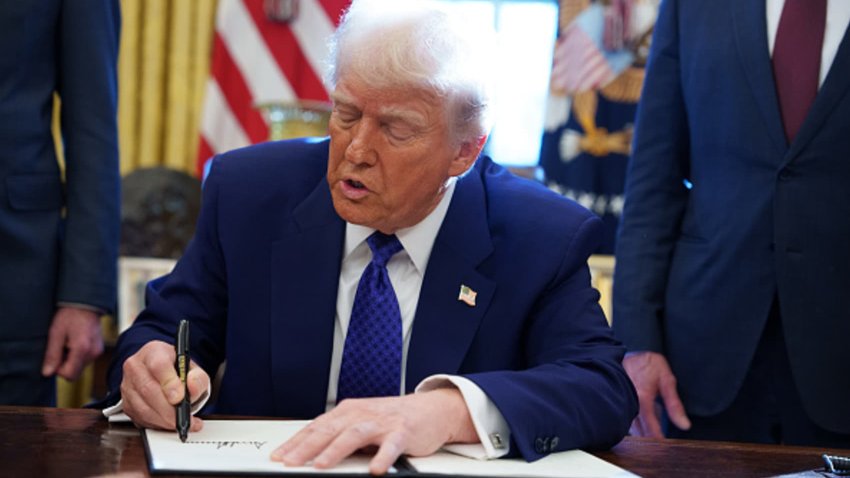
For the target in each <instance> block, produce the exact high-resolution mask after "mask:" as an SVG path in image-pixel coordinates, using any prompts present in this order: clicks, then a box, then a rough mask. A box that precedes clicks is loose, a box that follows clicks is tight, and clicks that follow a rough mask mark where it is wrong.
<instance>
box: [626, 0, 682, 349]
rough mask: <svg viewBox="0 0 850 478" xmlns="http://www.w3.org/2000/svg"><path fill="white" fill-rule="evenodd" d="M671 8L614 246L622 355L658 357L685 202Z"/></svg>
mask: <svg viewBox="0 0 850 478" xmlns="http://www.w3.org/2000/svg"><path fill="white" fill-rule="evenodd" d="M678 28H679V22H678V20H677V6H676V1H668V0H665V1H664V2H663V3H662V5H661V9H660V11H659V16H658V20H657V22H656V25H655V31H654V34H653V40H652V51H651V54H650V58H649V63H648V66H647V75H646V80H645V81H646V83H645V85H644V90H643V93H642V94H641V101H640V105H639V106H638V113H637V115H638V116H637V123H636V132H635V143H634V153H633V156H632V159H631V162H630V164H629V168H628V175H627V179H626V202H625V207H624V210H623V219H622V222H621V225H620V231H619V236H618V239H617V248H616V259H617V267H616V269H615V275H614V304H613V305H614V307H613V310H614V313H613V315H614V317H613V326H614V331H615V333H616V335H617V337H618V338H619V339H620V340H622V341H623V342H624V343H625V345H626V347H627V349H628V350H630V351H639V350H651V351H656V352H663V334H662V325H663V324H662V322H661V321H662V320H663V319H662V317H663V307H664V300H665V293H666V288H667V274H668V270H669V268H670V261H671V257H672V254H673V250H674V247H675V245H676V241H677V240H678V236H679V229H680V223H681V220H682V216H683V214H684V211H685V206H686V202H687V199H688V189H687V188H686V187H685V186H684V182H683V180H684V179H686V178H687V177H688V174H689V171H688V163H689V161H688V157H689V156H688V154H689V153H688V150H689V141H688V138H689V135H688V120H687V115H686V111H685V102H684V97H683V95H684V92H683V89H682V84H681V81H680V78H681V77H680V62H679V34H678Z"/></svg>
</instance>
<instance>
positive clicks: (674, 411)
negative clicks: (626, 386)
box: [623, 352, 691, 438]
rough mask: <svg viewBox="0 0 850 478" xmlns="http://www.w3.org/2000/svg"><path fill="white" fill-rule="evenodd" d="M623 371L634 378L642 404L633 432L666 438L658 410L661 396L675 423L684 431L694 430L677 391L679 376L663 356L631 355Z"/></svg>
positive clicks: (642, 353)
mask: <svg viewBox="0 0 850 478" xmlns="http://www.w3.org/2000/svg"><path fill="white" fill-rule="evenodd" d="M623 368H625V369H626V373H628V374H629V378H631V379H632V383H634V385H635V389H636V390H637V394H638V401H639V402H640V412H639V413H638V416H637V418H635V419H634V421H633V422H632V427H631V429H630V430H629V433H631V434H632V435H638V436H647V437H656V438H664V434H663V433H662V432H661V424H660V422H659V420H658V413H656V409H655V399H656V398H657V397H658V396H659V395H660V396H661V400H662V401H663V402H664V407H665V408H666V409H667V415H668V416H669V417H670V420H671V421H672V422H673V424H674V425H676V426H677V427H679V428H680V429H682V430H687V429H689V428H691V421H690V420H688V416H687V414H685V407H684V406H683V405H682V401H681V399H679V393H678V392H677V391H676V377H675V376H674V375H673V372H672V371H671V370H670V365H669V364H668V363H667V359H666V358H664V356H663V355H661V354H659V353H656V352H635V353H630V354H627V355H626V358H624V359H623Z"/></svg>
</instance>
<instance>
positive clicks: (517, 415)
mask: <svg viewBox="0 0 850 478" xmlns="http://www.w3.org/2000/svg"><path fill="white" fill-rule="evenodd" d="M580 224H581V225H580V227H579V228H578V230H577V231H575V233H574V234H573V239H572V240H571V241H570V243H569V246H568V247H567V248H566V250H565V251H563V252H554V251H547V252H539V253H540V254H545V255H551V256H552V257H553V258H555V260H557V259H558V258H560V266H559V267H558V270H557V273H556V275H555V277H554V278H553V279H552V280H551V281H550V282H549V285H548V287H547V288H546V290H542V291H540V294H539V295H538V298H537V300H536V303H535V305H534V307H533V310H532V311H531V314H530V316H529V317H528V318H527V323H528V327H527V329H526V332H525V333H524V337H523V338H522V339H521V340H523V346H522V349H523V350H524V351H525V352H524V354H525V356H526V357H525V362H526V363H527V364H528V368H526V369H524V370H516V371H491V372H484V373H473V374H470V375H465V377H466V378H469V379H470V380H472V381H473V382H475V383H476V384H477V385H478V386H479V387H480V388H481V389H482V390H483V391H484V392H485V393H486V394H487V396H488V397H489V398H490V400H492V401H493V403H494V404H495V405H496V407H497V408H498V409H499V411H500V412H501V413H502V415H503V416H504V418H505V420H506V421H507V423H508V425H509V427H510V429H511V455H515V454H517V453H518V454H520V455H521V456H522V457H523V458H525V459H527V460H529V461H531V460H535V459H538V458H541V457H543V456H545V455H547V454H549V453H551V452H553V451H562V450H569V449H573V448H608V447H611V446H613V445H614V444H616V443H617V442H619V441H620V440H621V439H622V438H623V436H624V435H625V434H626V433H627V431H628V427H629V424H630V423H631V421H632V419H633V418H634V416H635V415H636V413H637V397H636V395H635V392H634V389H633V388H632V385H631V382H630V381H629V378H628V376H627V375H626V373H625V371H624V370H623V369H622V366H621V364H620V361H621V360H622V356H623V347H622V346H621V345H620V344H619V343H618V342H617V341H615V340H614V339H613V336H612V334H611V331H610V329H609V327H608V324H607V322H606V321H605V319H604V315H603V314H602V311H601V309H600V307H599V303H598V300H599V294H598V293H597V292H596V291H595V290H594V289H593V288H591V287H590V273H589V270H588V267H587V257H588V256H589V255H590V253H591V252H592V251H593V250H594V249H595V248H596V247H597V245H598V243H599V238H600V236H601V221H600V220H599V218H597V217H595V216H590V215H587V218H586V219H585V220H584V221H583V222H581V223H580ZM494 353H498V352H497V351H494Z"/></svg>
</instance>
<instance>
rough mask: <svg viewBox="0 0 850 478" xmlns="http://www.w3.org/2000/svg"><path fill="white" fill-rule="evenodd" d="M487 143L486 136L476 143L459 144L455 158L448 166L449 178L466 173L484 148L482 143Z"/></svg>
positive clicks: (465, 142)
mask: <svg viewBox="0 0 850 478" xmlns="http://www.w3.org/2000/svg"><path fill="white" fill-rule="evenodd" d="M486 142H487V135H483V136H481V137H480V138H478V140H476V141H464V142H463V143H461V144H460V148H459V149H458V152H457V156H455V158H454V159H453V160H452V164H451V165H450V166H449V176H460V175H461V174H463V173H465V172H467V171H468V170H469V168H471V167H472V165H473V164H475V160H476V159H478V155H479V154H481V150H482V149H483V148H484V143H486Z"/></svg>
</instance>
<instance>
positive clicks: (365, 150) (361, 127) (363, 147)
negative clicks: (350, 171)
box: [345, 119, 377, 165]
mask: <svg viewBox="0 0 850 478" xmlns="http://www.w3.org/2000/svg"><path fill="white" fill-rule="evenodd" d="M376 132H377V128H376V127H375V126H374V125H373V124H372V122H371V121H369V120H368V119H362V120H361V121H359V122H358V123H357V124H356V125H355V126H354V127H352V128H351V141H350V142H349V143H348V147H346V148H345V160H346V161H348V162H350V163H354V164H368V165H372V164H374V163H375V161H376V160H377V153H376V152H375V147H374V144H375V133H376Z"/></svg>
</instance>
